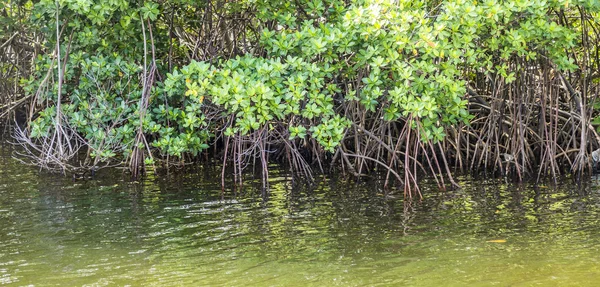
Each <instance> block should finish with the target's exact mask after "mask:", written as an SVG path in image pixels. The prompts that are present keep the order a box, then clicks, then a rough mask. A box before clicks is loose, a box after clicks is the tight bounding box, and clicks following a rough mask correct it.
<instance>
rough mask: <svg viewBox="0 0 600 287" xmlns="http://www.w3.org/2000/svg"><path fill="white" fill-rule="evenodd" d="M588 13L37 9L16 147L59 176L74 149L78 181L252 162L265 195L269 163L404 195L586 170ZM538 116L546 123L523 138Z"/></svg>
mask: <svg viewBox="0 0 600 287" xmlns="http://www.w3.org/2000/svg"><path fill="white" fill-rule="evenodd" d="M6 5H9V6H10V5H12V6H15V5H20V3H14V2H9V3H8V4H6ZM27 5H30V4H27ZM0 8H2V7H0ZM599 9H600V2H599V1H569V0H553V1H541V0H519V1H466V0H453V1H425V0H423V1H403V0H399V1H389V0H360V1H358V0H357V1H341V0H330V1H311V0H300V1H294V2H291V1H288V2H278V1H268V0H243V1H237V2H226V1H221V0H218V1H208V2H198V1H187V0H177V1H156V2H151V1H144V2H141V3H140V2H137V1H127V0H114V1H93V0H58V1H54V0H42V1H39V2H37V3H35V5H33V6H32V9H31V11H30V15H31V17H30V22H29V24H30V25H31V27H33V29H34V30H35V31H37V33H41V35H43V36H44V40H43V42H42V43H43V45H44V49H43V50H44V52H43V53H41V54H39V55H38V56H37V58H36V59H35V65H34V68H33V72H32V73H31V76H30V77H29V78H28V79H26V80H24V81H23V82H22V85H23V87H24V91H25V95H29V96H31V97H33V105H34V106H33V108H32V109H31V111H32V113H31V115H30V116H31V117H32V122H31V125H30V128H29V130H28V131H26V132H24V133H22V134H21V138H22V141H24V142H27V143H28V144H29V145H31V146H35V145H38V146H40V145H41V146H42V148H40V149H37V150H38V151H40V150H41V151H42V153H41V154H39V153H35V152H34V153H32V154H31V155H34V156H35V157H36V158H38V159H40V158H45V159H47V160H45V161H41V162H43V163H44V165H46V167H50V168H57V167H58V168H60V169H64V168H66V167H68V166H67V165H65V162H66V161H69V160H71V159H72V158H73V156H75V155H76V152H70V153H69V152H66V151H65V150H69V149H73V147H72V146H71V145H72V142H73V141H75V142H78V143H80V145H74V146H75V147H76V148H75V149H77V147H79V146H85V147H86V148H87V149H88V153H87V154H88V156H89V157H88V158H87V160H88V161H86V164H90V165H99V164H101V163H114V162H118V161H121V160H124V161H125V162H127V163H128V164H129V165H130V167H131V168H132V171H134V174H137V170H138V169H139V168H140V167H141V166H143V165H154V164H156V162H157V159H160V162H162V163H165V164H168V163H171V162H176V163H182V162H185V161H190V160H194V158H197V156H198V155H199V154H200V153H202V152H203V151H205V150H206V149H208V148H209V147H210V146H214V145H215V144H217V143H219V144H218V146H219V149H220V150H221V151H222V152H221V153H222V154H224V156H223V157H224V163H225V165H226V163H227V162H228V161H229V160H232V162H233V163H234V166H235V170H236V174H239V173H241V171H242V169H243V166H244V164H243V163H244V162H248V160H249V159H254V158H259V159H260V161H261V162H262V166H263V177H264V179H266V162H267V161H268V160H269V159H268V158H269V156H270V155H271V154H273V155H272V156H271V157H275V158H282V159H284V160H285V161H287V162H288V163H289V164H290V166H292V168H294V169H295V170H296V171H297V172H300V173H303V174H304V175H306V176H309V177H310V176H311V175H310V174H311V172H310V170H311V168H310V166H312V165H311V164H310V163H311V162H312V163H317V165H318V166H320V167H321V169H322V168H323V162H325V161H324V160H325V159H328V162H331V163H334V162H336V160H339V162H340V164H341V165H343V166H347V167H348V169H349V170H350V172H352V173H354V174H356V175H359V174H360V173H362V171H363V170H367V169H372V168H374V167H375V166H379V167H383V168H384V170H386V169H387V170H388V175H389V172H391V173H393V174H394V175H395V176H396V178H397V179H398V181H401V182H404V183H405V184H407V185H410V183H411V182H416V177H417V175H416V174H417V165H418V166H419V167H420V168H421V169H423V170H430V171H431V172H432V173H434V174H438V173H441V172H442V171H449V162H450V163H452V162H454V163H455V164H456V166H468V165H469V164H470V166H471V167H480V166H500V169H501V170H504V171H509V170H510V169H511V168H512V169H516V171H517V173H518V174H519V176H521V174H523V173H525V172H526V170H528V169H529V170H530V169H531V167H532V166H534V164H535V163H536V162H537V164H539V165H544V164H548V163H550V164H551V166H552V167H554V166H556V167H558V166H559V164H560V163H559V162H557V161H556V160H558V159H559V156H564V161H565V162H568V163H570V166H571V167H572V169H573V170H578V171H579V170H582V169H583V168H584V166H585V165H584V164H583V162H584V157H583V155H584V154H587V153H589V152H590V151H591V149H592V148H593V147H595V146H597V143H590V145H587V144H583V141H584V140H585V141H587V135H588V134H589V133H593V132H594V131H593V129H591V130H590V129H588V126H589V123H590V118H591V116H590V115H591V113H592V110H591V109H590V107H591V103H593V101H594V99H595V96H596V94H597V92H595V91H596V88H597V83H598V74H597V72H593V71H597V70H598V56H597V51H598V50H597V49H598V46H597V45H596V44H597V40H598V38H597V37H598V32H597V30H596V29H597V28H598V27H600V26H598V23H597V21H598V20H597V17H595V16H596V15H597V11H598V10H599ZM594 69H595V70H594ZM580 78H583V79H585V80H583V81H579V80H578V79H580ZM536 85H537V86H536ZM557 86H560V87H558V88H556V87H557ZM523 87H526V88H523ZM553 87H554V88H553ZM530 88H533V89H535V90H536V91H534V92H533V93H531V92H530V91H529V90H528V89H530ZM553 89H554V90H553ZM534 94H535V95H534ZM552 94H557V96H558V98H556V97H555V98H552V96H551V95H552ZM486 95H490V96H489V97H487V98H486ZM515 95H518V96H515ZM528 95H529V96H528ZM519 97H522V98H519ZM496 100H497V102H496ZM546 100H548V101H549V102H548V103H550V102H551V104H548V105H547V106H548V108H546V104H544V103H545V101H546ZM495 103H498V105H497V106H494V105H495ZM519 103H522V104H523V105H525V106H526V107H525V108H527V109H529V111H531V113H526V112H525V111H524V110H523V107H519ZM573 103H575V104H573ZM588 104H589V105H588ZM540 106H541V108H540ZM547 109H549V110H547ZM484 110H485V111H484ZM559 110H560V111H561V112H564V111H566V112H567V114H568V113H571V112H572V111H576V114H577V121H578V123H575V122H574V121H575V120H569V119H565V120H564V122H560V120H559V118H558V113H557V111H559ZM586 110H587V111H588V112H587V116H586V112H585V111H586ZM553 111H554V113H556V114H557V116H556V118H555V120H553V119H551V118H548V119H546V118H545V115H546V114H545V113H546V112H547V113H548V115H552V113H553ZM496 113H500V114H501V115H502V116H501V117H500V118H499V117H497V116H496ZM540 113H544V114H543V116H544V118H543V120H544V123H542V122H541V120H540V122H539V123H532V122H531V119H534V118H539V117H540V115H541V114H540ZM504 114H508V119H504V118H503V117H504ZM478 121H481V122H485V123H486V124H483V125H481V126H478V125H477V123H478ZM503 121H509V122H510V123H509V124H503ZM513 121H518V122H513ZM569 121H571V122H570V123H569ZM553 122H554V123H556V124H557V126H558V125H559V124H558V122H560V125H561V126H563V125H571V126H573V130H572V131H571V133H572V135H571V138H577V137H579V135H581V137H580V139H581V141H579V142H578V143H572V141H570V140H568V139H567V138H564V139H562V141H564V142H565V143H566V146H562V147H559V148H558V149H557V146H556V143H557V142H560V141H561V140H560V139H559V138H560V136H561V135H560V134H559V133H558V132H557V133H554V135H555V136H554V138H553V139H552V138H548V137H550V136H551V135H552V133H551V132H548V131H546V132H544V131H543V129H544V124H546V123H550V124H552V123H553ZM534 124H535V125H536V126H535V127H533V126H532V125H534ZM538 125H539V126H538ZM575 125H578V126H579V128H577V127H575ZM524 127H526V128H531V129H532V132H531V135H530V136H531V138H528V136H527V134H528V130H526V128H524ZM536 129H540V130H539V131H538V130H536ZM533 130H535V131H533ZM487 131H494V133H495V134H494V135H493V136H491V135H490V136H487V135H485V132H487ZM566 133H567V134H568V133H569V132H568V131H567V132H566ZM504 137H506V138H508V139H509V140H508V141H504ZM584 137H585V138H586V139H584ZM524 139H525V140H528V139H531V140H534V141H536V142H537V144H540V146H539V147H533V148H530V150H528V149H527V148H525V146H526V145H527V146H528V147H529V146H531V145H534V142H529V143H525V142H524ZM548 140H553V141H554V142H555V143H554V145H553V146H549V145H547V142H548ZM519 141H521V143H518V142H519ZM515 142H517V144H514V143H515ZM463 144H464V145H466V146H465V147H461V145H463ZM62 147H68V148H64V149H63V148H62ZM549 149H552V150H553V153H552V155H549V154H548V150H549ZM449 150H452V152H450V153H448V152H449ZM571 150H576V151H578V155H577V156H573V154H575V153H571ZM561 152H562V154H561ZM490 153H491V154H492V155H493V156H490V159H491V158H495V159H493V160H488V154H490ZM519 153H521V154H520V155H519ZM483 154H485V159H484V158H483ZM503 154H504V155H505V157H506V160H504V161H503V160H502V159H501V158H500V156H501V155H503ZM535 154H538V156H536V155H535ZM525 155H527V157H526V156H525ZM447 156H449V157H450V159H449V160H447V159H446V157H447ZM438 157H439V159H440V160H439V161H438ZM511 157H512V158H511ZM514 158H517V160H514ZM544 158H548V160H550V158H551V160H550V162H546V163H544ZM53 159H54V160H53ZM351 159H352V160H351ZM534 159H537V160H534ZM463 161H465V162H467V161H470V163H465V162H463ZM507 162H513V163H514V165H513V166H512V167H510V168H509V165H508V164H507ZM442 163H443V164H442ZM425 166H428V167H425ZM440 166H444V167H442V168H441V167H440ZM224 168H225V167H224ZM399 169H401V170H403V171H404V178H402V177H401V176H400V175H399V174H398V173H396V172H395V170H396V171H397V170H399ZM552 172H553V173H554V172H555V171H554V169H553V170H552ZM541 173H543V172H542V169H540V172H539V173H538V174H541ZM440 179H442V178H440ZM442 180H443V179H442Z"/></svg>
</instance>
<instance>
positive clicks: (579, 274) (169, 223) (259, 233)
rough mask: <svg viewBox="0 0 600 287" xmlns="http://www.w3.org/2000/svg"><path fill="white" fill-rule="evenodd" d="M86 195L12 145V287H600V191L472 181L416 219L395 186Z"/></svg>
mask: <svg viewBox="0 0 600 287" xmlns="http://www.w3.org/2000/svg"><path fill="white" fill-rule="evenodd" d="M218 176H219V175H218V173H214V172H212V171H211V170H210V169H207V170H200V171H198V172H193V173H187V174H186V175H172V176H168V177H167V176H162V177H160V178H159V177H154V176H150V177H149V178H148V179H146V180H144V181H142V182H139V183H136V182H130V181H129V180H127V177H126V176H121V175H120V173H119V172H118V171H101V172H99V174H98V176H97V177H95V178H93V179H84V180H76V181H73V180H71V179H69V178H64V177H61V176H55V175H48V174H44V173H40V172H38V171H37V170H36V169H34V168H30V167H25V166H23V165H21V164H20V163H18V162H16V161H15V160H13V159H11V158H10V151H9V150H8V148H7V147H5V146H4V147H2V146H0V285H10V286H13V285H14V286H27V285H33V286H127V285H129V286H493V285H496V286H598V284H600V283H597V281H598V282H600V270H599V266H600V265H599V264H598V263H599V262H598V261H599V260H600V252H599V246H600V225H599V219H598V218H599V214H600V213H599V212H598V211H599V210H600V196H599V192H600V188H599V187H597V183H596V181H594V180H593V181H592V182H591V183H589V184H587V187H584V188H576V187H575V186H573V185H562V186H559V187H558V188H551V187H546V186H540V187H537V188H533V187H532V186H527V185H525V186H515V185H512V184H506V183H501V182H500V183H499V182H492V181H482V180H473V179H468V178H463V179H461V182H460V183H461V185H463V187H464V188H463V189H461V190H457V191H447V192H440V191H438V190H437V189H436V188H435V187H434V185H432V184H427V183H426V184H424V186H423V193H424V196H425V198H424V199H423V200H422V201H420V202H413V203H412V204H408V203H407V202H405V201H404V200H403V199H402V196H399V197H392V196H385V195H384V193H383V192H382V191H381V190H380V189H379V188H377V186H381V183H380V182H377V181H376V180H375V181H367V182H364V183H359V184H356V183H351V182H345V181H343V180H337V179H336V180H334V179H329V180H325V179H321V180H319V181H318V182H317V184H316V185H315V186H314V187H313V188H297V187H292V184H291V181H290V180H289V178H287V177H286V173H285V172H284V171H281V170H275V169H274V170H273V172H272V173H271V181H270V186H271V192H270V195H269V196H268V197H263V196H262V194H261V192H260V191H259V190H258V189H255V188H253V186H252V184H251V183H252V182H251V181H249V184H248V185H247V186H246V187H245V188H244V189H243V190H241V191H238V192H233V191H231V190H226V191H225V192H224V193H223V192H222V191H221V188H220V180H219V179H218Z"/></svg>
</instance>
